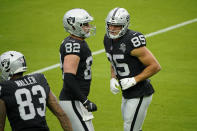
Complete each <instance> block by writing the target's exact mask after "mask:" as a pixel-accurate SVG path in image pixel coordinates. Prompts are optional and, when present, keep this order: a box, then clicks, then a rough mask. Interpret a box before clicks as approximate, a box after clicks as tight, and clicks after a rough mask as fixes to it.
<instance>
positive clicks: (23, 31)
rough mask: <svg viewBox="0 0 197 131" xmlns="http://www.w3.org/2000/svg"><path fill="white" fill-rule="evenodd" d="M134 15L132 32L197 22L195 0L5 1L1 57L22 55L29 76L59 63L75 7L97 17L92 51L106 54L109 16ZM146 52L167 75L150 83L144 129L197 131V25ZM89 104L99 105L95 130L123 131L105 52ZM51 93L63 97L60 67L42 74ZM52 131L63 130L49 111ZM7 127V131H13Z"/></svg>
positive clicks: (0, 16) (0, 4) (0, 17)
mask: <svg viewBox="0 0 197 131" xmlns="http://www.w3.org/2000/svg"><path fill="white" fill-rule="evenodd" d="M117 6H118V7H124V8H126V9H127V10H128V11H129V13H130V15H131V25H130V29H132V30H136V31H140V32H142V33H143V34H149V33H151V32H155V31H157V30H160V29H163V28H166V27H169V26H172V25H176V24H179V23H182V22H184V21H188V20H191V19H195V18H197V8H196V6H197V1H196V0H165V1H164V0H111V2H110V1H106V0H97V1H93V0H84V1H82V0H55V1H54V0H0V54H1V53H3V52H5V51H8V50H16V51H20V52H22V53H23V54H24V55H25V56H26V59H27V64H28V68H29V69H28V72H27V73H31V72H34V71H36V70H39V69H42V68H45V67H48V66H51V65H54V64H57V63H59V46H60V44H61V41H62V40H63V39H64V38H65V37H66V36H67V35H68V34H66V33H65V31H64V29H63V24H62V18H63V15H64V13H65V12H66V11H68V10H69V9H71V8H84V9H86V10H87V11H88V12H90V14H91V15H92V16H93V17H94V18H95V21H94V24H95V25H96V27H97V34H96V36H94V37H91V38H88V39H87V42H88V43H89V46H90V48H91V50H92V52H94V51H97V50H100V49H103V36H104V34H105V17H106V16H107V14H108V12H109V11H110V10H111V9H112V8H114V7H117ZM147 47H148V48H149V49H150V50H151V51H152V53H153V54H154V55H155V56H156V58H157V59H158V61H159V62H160V64H161V66H162V70H161V71H160V72H159V73H158V74H157V75H155V76H153V77H152V78H151V80H152V84H153V86H154V88H155V90H156V92H155V94H154V97H153V101H152V103H151V105H150V107H149V110H148V114H147V117H146V119H145V123H144V126H143V130H145V131H196V130H197V98H196V95H197V83H196V80H197V66H196V65H197V60H196V59H197V23H196V22H195V23H191V24H188V25H185V26H183V27H180V28H176V29H174V30H171V31H168V32H164V33H162V34H158V35H155V36H152V37H148V38H147ZM92 72H93V74H92V76H93V81H92V87H91V92H90V96H89V99H90V100H92V101H94V102H95V103H96V104H97V105H98V111H97V112H95V113H94V116H95V119H94V120H93V123H94V127H95V130H96V131H123V127H122V126H123V121H122V116H121V110H120V104H121V94H118V95H113V94H112V93H111V92H110V90H109V80H110V70H109V62H108V61H107V58H106V55H105V53H101V54H98V55H94V56H93V67H92ZM43 73H44V74H45V75H46V77H47V79H48V82H49V84H50V85H51V90H52V91H53V92H54V93H55V94H56V96H59V92H60V90H61V88H62V80H61V71H60V68H55V69H52V70H49V71H46V72H43ZM46 118H47V122H48V125H49V127H50V129H51V131H61V128H60V124H59V123H58V120H57V119H56V118H55V117H54V116H53V115H52V113H51V112H50V111H49V110H47V116H46ZM10 130H11V128H10V125H9V122H8V121H7V122H6V128H5V131H10Z"/></svg>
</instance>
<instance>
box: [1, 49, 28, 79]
mask: <svg viewBox="0 0 197 131" xmlns="http://www.w3.org/2000/svg"><path fill="white" fill-rule="evenodd" d="M25 71H27V66H26V62H25V57H24V55H23V54H21V53H20V52H16V51H8V52H5V53H3V54H2V55H1V56H0V81H2V80H10V78H11V77H12V76H13V75H14V74H17V73H20V72H25Z"/></svg>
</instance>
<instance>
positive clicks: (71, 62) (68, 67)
mask: <svg viewBox="0 0 197 131" xmlns="http://www.w3.org/2000/svg"><path fill="white" fill-rule="evenodd" d="M79 61H80V58H79V56H77V55H67V56H65V57H64V65H63V66H64V73H72V74H74V75H76V72H77V68H78V64H79Z"/></svg>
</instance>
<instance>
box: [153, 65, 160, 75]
mask: <svg viewBox="0 0 197 131" xmlns="http://www.w3.org/2000/svg"><path fill="white" fill-rule="evenodd" d="M154 70H155V73H157V72H159V71H160V70H161V65H160V64H159V63H157V64H155V66H154Z"/></svg>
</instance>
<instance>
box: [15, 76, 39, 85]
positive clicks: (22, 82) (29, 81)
mask: <svg viewBox="0 0 197 131" xmlns="http://www.w3.org/2000/svg"><path fill="white" fill-rule="evenodd" d="M14 82H15V83H16V84H17V85H18V87H21V86H28V85H32V84H35V83H37V81H36V79H35V78H34V77H33V76H30V77H27V78H24V79H23V80H17V81H14Z"/></svg>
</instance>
